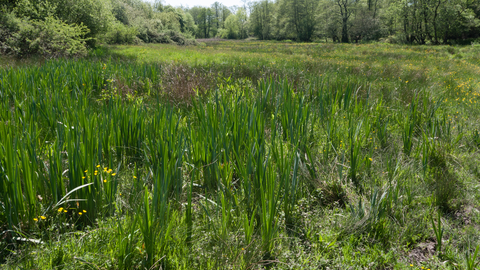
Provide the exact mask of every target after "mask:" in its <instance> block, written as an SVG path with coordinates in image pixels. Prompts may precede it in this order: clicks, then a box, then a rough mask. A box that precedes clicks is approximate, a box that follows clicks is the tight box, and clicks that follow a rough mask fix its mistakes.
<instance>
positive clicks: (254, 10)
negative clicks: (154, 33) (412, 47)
mask: <svg viewBox="0 0 480 270" xmlns="http://www.w3.org/2000/svg"><path fill="white" fill-rule="evenodd" d="M233 10H235V12H233ZM186 11H187V12H188V13H190V14H191V15H192V17H193V19H194V21H195V24H196V26H197V27H198V30H200V29H202V31H197V32H195V36H196V37H197V38H208V37H223V38H245V37H246V36H254V37H257V38H258V39H264V40H267V39H276V40H286V39H290V40H297V41H312V40H319V39H325V40H331V41H335V42H359V41H369V40H381V39H383V40H385V41H388V42H392V43H406V44H449V43H470V42H471V41H473V40H475V39H478V38H479V37H480V1H478V0H276V1H271V0H261V1H253V2H249V3H245V5H244V6H243V7H240V8H233V9H232V10H228V9H227V10H225V7H223V6H222V5H220V4H218V3H215V4H213V5H212V6H211V7H210V8H200V7H194V8H191V9H186ZM227 14H228V15H227ZM247 14H248V16H247Z"/></svg>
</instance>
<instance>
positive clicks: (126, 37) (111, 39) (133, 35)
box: [105, 23, 138, 44]
mask: <svg viewBox="0 0 480 270" xmlns="http://www.w3.org/2000/svg"><path fill="white" fill-rule="evenodd" d="M137 33H138V31H137V29H136V28H135V27H131V26H126V25H124V24H122V23H115V24H114V25H113V27H112V28H111V29H110V31H108V32H107V34H106V35H105V42H107V43H108V44H134V43H138V39H137Z"/></svg>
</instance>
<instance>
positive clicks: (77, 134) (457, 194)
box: [0, 42, 480, 269]
mask: <svg viewBox="0 0 480 270" xmlns="http://www.w3.org/2000/svg"><path fill="white" fill-rule="evenodd" d="M210 46H212V44H207V46H205V47H200V48H188V49H187V48H182V49H180V48H178V47H174V46H168V45H163V46H158V47H157V46H132V47H116V48H110V49H109V50H106V49H98V50H96V51H93V52H92V53H91V54H90V56H89V57H88V58H87V59H83V60H76V61H72V60H63V59H59V60H53V61H47V62H45V63H43V64H41V65H40V64H39V65H30V66H22V65H21V64H20V65H19V66H17V67H15V68H5V69H0V100H1V102H2V103H1V107H2V109H1V110H0V164H1V166H0V178H1V179H2V184H1V186H0V205H1V207H2V211H1V212H0V224H4V225H2V227H1V228H0V230H1V231H2V241H1V242H0V247H1V248H2V249H1V250H3V253H2V254H1V256H2V257H3V258H4V259H3V261H2V262H0V263H2V264H3V265H2V267H4V268H6V269H10V268H15V267H17V266H18V267H23V268H28V269H31V268H38V269H53V268H64V269H77V268H84V267H93V268H102V269H103V268H109V269H151V268H160V267H161V268H162V269H213V268H219V269H250V268H261V267H262V266H265V267H267V268H268V267H272V268H275V269H292V268H293V269H318V268H325V269H327V268H332V269H340V268H349V269H391V268H395V269H412V268H415V269H419V268H420V267H424V268H426V269H427V268H430V269H445V268H447V269H466V267H470V268H471V267H472V266H473V267H475V266H474V265H475V264H477V262H478V258H476V257H477V255H476V253H475V247H476V246H478V245H479V243H480V238H479V237H480V234H479V233H478V230H477V229H476V228H477V226H478V224H479V222H480V212H479V209H480V196H479V193H478V192H479V190H478V179H479V178H478V177H479V175H480V173H479V170H478V164H476V162H475V161H476V160H478V153H479V147H478V138H477V137H478V132H477V131H476V130H478V126H477V123H478V120H479V110H478V107H477V105H475V104H476V102H477V101H478V98H479V91H480V89H479V88H478V87H479V85H478V80H477V79H476V78H475V77H474V76H473V75H475V74H478V73H479V72H480V67H479V66H478V63H477V62H475V61H474V60H472V58H470V57H465V58H463V59H452V58H451V57H450V56H449V54H448V52H447V51H446V50H445V49H444V48H438V47H422V48H417V47H400V46H390V45H363V46H352V45H323V44H320V45H318V44H302V45H295V46H291V44H282V43H253V42H247V43H233V42H232V43H230V42H228V43H226V42H221V43H218V44H213V49H212V48H211V47H210ZM160 49H161V50H160ZM431 51H435V53H431ZM264 52H268V54H267V53H264ZM460 71H461V73H460ZM467 112H468V115H467Z"/></svg>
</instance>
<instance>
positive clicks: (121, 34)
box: [0, 0, 196, 57]
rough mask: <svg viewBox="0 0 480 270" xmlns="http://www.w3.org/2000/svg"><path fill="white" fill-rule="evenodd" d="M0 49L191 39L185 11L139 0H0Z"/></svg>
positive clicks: (44, 50)
mask: <svg viewBox="0 0 480 270" xmlns="http://www.w3.org/2000/svg"><path fill="white" fill-rule="evenodd" d="M2 1H3V2H0V53H3V54H10V55H16V56H20V57H22V56H25V55H32V54H40V55H43V56H45V57H58V56H81V55H85V54H86V53H87V48H89V47H95V46H97V45H98V44H100V43H107V44H135V43H142V42H144V43H172V44H179V45H188V44H193V43H195V39H194V35H195V31H196V25H195V22H194V20H193V17H192V16H191V14H190V13H186V12H185V11H184V10H183V9H181V8H174V7H171V6H164V5H162V4H161V2H160V1H156V2H155V3H152V4H150V3H146V2H143V1H142V0H42V1H38V0H2Z"/></svg>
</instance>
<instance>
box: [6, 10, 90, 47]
mask: <svg viewBox="0 0 480 270" xmlns="http://www.w3.org/2000/svg"><path fill="white" fill-rule="evenodd" d="M0 22H2V26H0V48H1V52H2V53H6V54H12V55H16V56H20V57H21V56H25V55H31V54H40V55H42V56H44V57H60V56H83V55H86V54H87V49H86V45H85V42H86V39H85V38H84V35H85V34H87V33H88V29H87V28H86V27H85V26H83V25H73V24H72V25H69V24H66V23H64V22H62V21H61V20H58V19H56V18H53V17H47V18H46V19H45V20H44V21H38V20H32V21H30V20H28V19H20V18H17V17H15V16H14V15H13V14H12V13H9V14H7V15H4V16H2V18H1V19H0Z"/></svg>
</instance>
